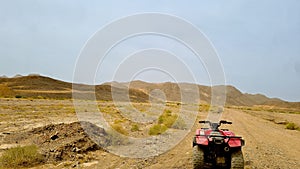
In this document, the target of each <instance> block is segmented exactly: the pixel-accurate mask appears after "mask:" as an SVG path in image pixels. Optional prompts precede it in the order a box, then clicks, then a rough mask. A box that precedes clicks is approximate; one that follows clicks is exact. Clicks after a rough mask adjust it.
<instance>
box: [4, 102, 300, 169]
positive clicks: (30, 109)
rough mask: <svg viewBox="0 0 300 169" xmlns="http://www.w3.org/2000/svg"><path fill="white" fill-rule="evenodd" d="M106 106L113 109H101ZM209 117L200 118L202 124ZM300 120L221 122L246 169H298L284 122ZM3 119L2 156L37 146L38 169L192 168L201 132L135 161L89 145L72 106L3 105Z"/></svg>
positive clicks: (274, 116)
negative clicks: (240, 143) (41, 159)
mask: <svg viewBox="0 0 300 169" xmlns="http://www.w3.org/2000/svg"><path fill="white" fill-rule="evenodd" d="M107 104H108V105H110V104H111V103H105V104H104V103H103V104H102V106H104V107H105V106H107ZM206 115H207V112H205V111H202V112H199V114H198V119H205V118H206ZM299 116H300V115H299V114H297V113H289V112H287V113H284V112H282V111H281V112H276V111H275V112H271V111H266V110H258V109H257V108H256V109H253V108H247V109H246V108H237V107H234V108H233V107H229V108H226V109H225V111H224V113H223V117H222V118H223V119H227V120H231V121H233V123H234V124H233V125H232V126H226V127H228V128H230V129H232V130H233V131H234V132H235V133H236V134H238V135H241V136H243V137H244V139H245V140H246V146H245V147H244V149H243V151H244V157H245V168H297V167H298V166H300V160H299V155H300V148H299V146H298V143H299V142H300V132H299V131H297V130H287V129H285V125H284V124H282V122H294V123H295V124H297V125H298V126H300V117H299ZM0 119H1V120H0V122H1V123H0V131H2V132H1V135H0V136H1V137H0V138H1V142H0V153H1V152H2V151H4V150H5V149H7V148H9V147H13V146H16V145H27V144H36V145H38V146H39V147H40V150H41V152H42V154H44V156H45V157H46V158H47V161H46V163H45V164H41V165H40V166H37V167H35V168H72V167H80V168H112V169H113V168H124V169H125V168H192V163H191V157H192V154H191V153H192V148H191V142H192V135H193V131H194V130H195V129H196V127H200V125H199V124H195V125H194V127H193V129H192V130H191V132H190V133H189V134H188V135H187V137H186V138H185V139H184V140H182V141H181V142H180V143H179V144H178V145H177V146H176V147H175V148H173V149H172V150H170V151H168V152H166V153H164V154H161V155H159V156H155V157H150V158H141V159H132V158H126V157H119V156H116V155H114V154H111V153H109V152H107V151H105V150H103V149H102V148H101V147H99V146H98V145H96V144H95V143H94V142H93V141H91V140H90V138H89V137H87V135H86V134H85V132H84V131H83V130H82V128H81V125H80V123H79V122H77V121H78V120H77V118H76V114H75V112H74V110H73V109H72V101H71V100H48V99H31V100H30V99H1V102H0ZM86 125H89V124H86ZM98 130H99V133H101V132H102V133H103V132H104V131H103V130H101V129H100V128H99V129H98Z"/></svg>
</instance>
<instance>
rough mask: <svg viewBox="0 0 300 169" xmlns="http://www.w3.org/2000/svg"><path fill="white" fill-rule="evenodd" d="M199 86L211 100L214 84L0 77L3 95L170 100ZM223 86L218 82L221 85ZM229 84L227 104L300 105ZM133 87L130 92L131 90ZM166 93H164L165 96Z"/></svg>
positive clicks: (205, 98)
mask: <svg viewBox="0 0 300 169" xmlns="http://www.w3.org/2000/svg"><path fill="white" fill-rule="evenodd" d="M195 86H196V87H197V88H198V91H199V94H200V99H201V102H204V103H210V100H211V90H212V88H211V87H210V86H203V85H195V84H189V83H178V84H177V83H171V82H165V83H148V82H143V81H132V82H130V83H129V82H127V83H119V82H109V83H104V84H101V85H95V86H93V85H84V84H72V83H68V82H63V81H60V80H56V79H52V78H49V77H44V76H40V75H29V76H16V77H13V78H7V77H0V97H28V98H50V99H70V98H72V89H73V88H72V87H74V89H75V90H74V93H75V94H79V95H78V96H80V97H81V98H83V99H86V98H88V97H89V96H92V95H93V93H94V91H96V92H95V93H96V98H97V99H98V100H106V101H111V100H112V97H113V96H112V94H111V93H112V91H113V92H114V99H116V98H118V99H119V100H120V101H126V100H128V97H129V98H130V100H131V101H133V102H148V101H149V96H150V98H155V97H165V98H166V100H168V101H176V102H180V101H181V97H182V96H181V92H180V89H181V90H184V93H186V94H189V92H193V91H192V90H190V89H191V88H192V87H195ZM218 87H220V86H214V87H213V88H214V89H217V90H216V91H218ZM225 87H226V93H227V95H226V105H230V106H255V105H266V106H275V107H289V108H291V107H292V108H297V109H298V108H300V102H286V101H283V100H280V99H276V98H268V97H267V96H264V95H261V94H247V93H242V92H241V91H239V90H238V89H237V88H235V87H234V86H225ZM128 89H129V96H128V94H127V93H128V92H127V90H128ZM155 90H158V91H162V93H163V94H161V93H160V94H158V95H159V96H158V95H157V94H155V92H154V94H153V91H155ZM161 95H164V96H161Z"/></svg>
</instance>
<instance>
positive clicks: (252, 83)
mask: <svg viewBox="0 0 300 169" xmlns="http://www.w3.org/2000/svg"><path fill="white" fill-rule="evenodd" d="M0 4H1V5H0V21H1V26H0V75H7V76H14V75H15V74H22V75H27V74H30V73H39V74H42V75H46V76H50V77H54V78H58V79H61V80H65V81H72V78H73V71H74V68H75V63H76V59H77V57H78V55H79V52H80V50H81V49H82V47H83V46H84V44H85V43H86V41H87V40H88V39H89V38H90V37H91V36H92V35H93V34H94V33H95V32H96V31H98V30H99V29H100V28H101V27H103V26H104V25H106V24H108V23H110V22H112V21H113V20H116V19H118V18H121V17H124V16H128V15H132V14H136V13H144V12H161V13H166V14H171V15H176V16H178V17H180V18H183V19H185V20H187V21H189V22H191V23H192V24H194V25H195V26H196V27H197V28H199V29H200V30H201V31H202V32H203V33H204V34H205V35H206V36H207V37H208V39H209V40H210V41H211V43H212V44H213V45H214V47H215V48H216V50H217V52H218V54H219V57H220V60H221V62H222V64H223V68H224V72H225V75H226V76H225V77H226V82H227V84H231V85H233V86H235V87H237V88H238V89H240V90H241V91H242V92H247V93H262V94H265V95H267V96H269V97H278V98H281V99H284V100H289V101H300V10H299V9H300V1H297V0H287V1H281V0H263V1H261V0H244V1H235V0H226V1H214V0H213V1H199V0H194V1H188V2H187V1H178V0H169V1H155V0H149V1H145V0H144V1H140V0H136V1H134V0H131V1H114V0H113V1H107V2H101V1H83V0H82V1H74V0H64V1H61V0H43V1H38V0H26V1H24V0H11V1H4V0H0ZM156 38H157V37H144V38H142V39H138V38H137V39H135V40H132V42H128V43H127V47H128V46H131V47H133V48H134V49H140V48H143V47H147V45H150V46H151V44H157V43H158V42H159V41H161V39H162V38H160V39H159V38H158V39H156ZM146 40H147V42H149V44H148V43H147V42H145V41H146ZM166 41H168V40H166ZM169 44H172V42H170V43H169ZM124 46H126V45H123V46H122V45H120V46H119V47H118V48H116V49H115V51H112V53H111V54H110V55H111V58H113V55H114V53H118V54H116V55H121V54H122V50H121V49H122V47H123V48H124ZM158 46H159V45H158ZM171 46H172V45H171ZM174 46H175V47H174ZM159 47H166V48H167V49H168V50H172V47H170V46H164V44H161V45H160V46H159ZM174 48H176V49H179V48H177V47H176V44H175V43H174V44H173V49H174ZM117 49H120V50H119V51H117ZM181 59H183V60H185V59H186V60H187V62H189V61H188V58H184V57H183V58H181ZM106 62H107V63H106V65H104V66H105V67H107V69H109V67H110V66H109V65H114V64H117V61H116V60H115V59H108V60H107V61H106ZM192 62H193V61H190V63H191V64H190V65H189V66H190V67H191V69H193V70H194V72H195V75H196V76H198V77H203V78H201V80H199V81H198V82H199V83H203V84H208V83H209V81H208V79H207V75H205V73H203V72H205V70H204V68H203V66H201V65H196V64H195V63H194V64H193V63H192ZM108 71H113V70H108ZM146 74H147V75H145V76H143V77H140V78H141V79H142V80H147V81H160V80H161V81H168V80H169V79H168V78H163V77H160V76H158V75H156V74H155V73H154V74H152V77H151V73H149V72H148V73H146ZM153 75H155V76H154V77H159V78H157V79H155V78H153ZM183 79H184V78H183ZM183 79H182V81H184V80H183ZM110 80H111V78H110V77H109V75H107V76H99V77H98V81H97V82H99V83H102V82H105V81H110ZM179 81H181V79H179Z"/></svg>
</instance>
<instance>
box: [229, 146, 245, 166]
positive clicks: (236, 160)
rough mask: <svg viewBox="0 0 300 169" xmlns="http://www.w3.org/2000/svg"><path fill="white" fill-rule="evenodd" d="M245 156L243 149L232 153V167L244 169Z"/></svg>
mask: <svg viewBox="0 0 300 169" xmlns="http://www.w3.org/2000/svg"><path fill="white" fill-rule="evenodd" d="M243 168H244V157H243V153H242V151H241V150H239V151H236V152H233V153H232V154H231V169H243Z"/></svg>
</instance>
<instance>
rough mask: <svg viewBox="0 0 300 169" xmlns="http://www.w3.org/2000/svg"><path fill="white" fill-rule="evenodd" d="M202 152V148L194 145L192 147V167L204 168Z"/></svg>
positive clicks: (196, 168) (195, 168)
mask: <svg viewBox="0 0 300 169" xmlns="http://www.w3.org/2000/svg"><path fill="white" fill-rule="evenodd" d="M204 164H205V163H204V152H203V150H202V149H201V148H200V147H199V146H197V145H195V146H194V147H193V165H194V169H202V168H204Z"/></svg>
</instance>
